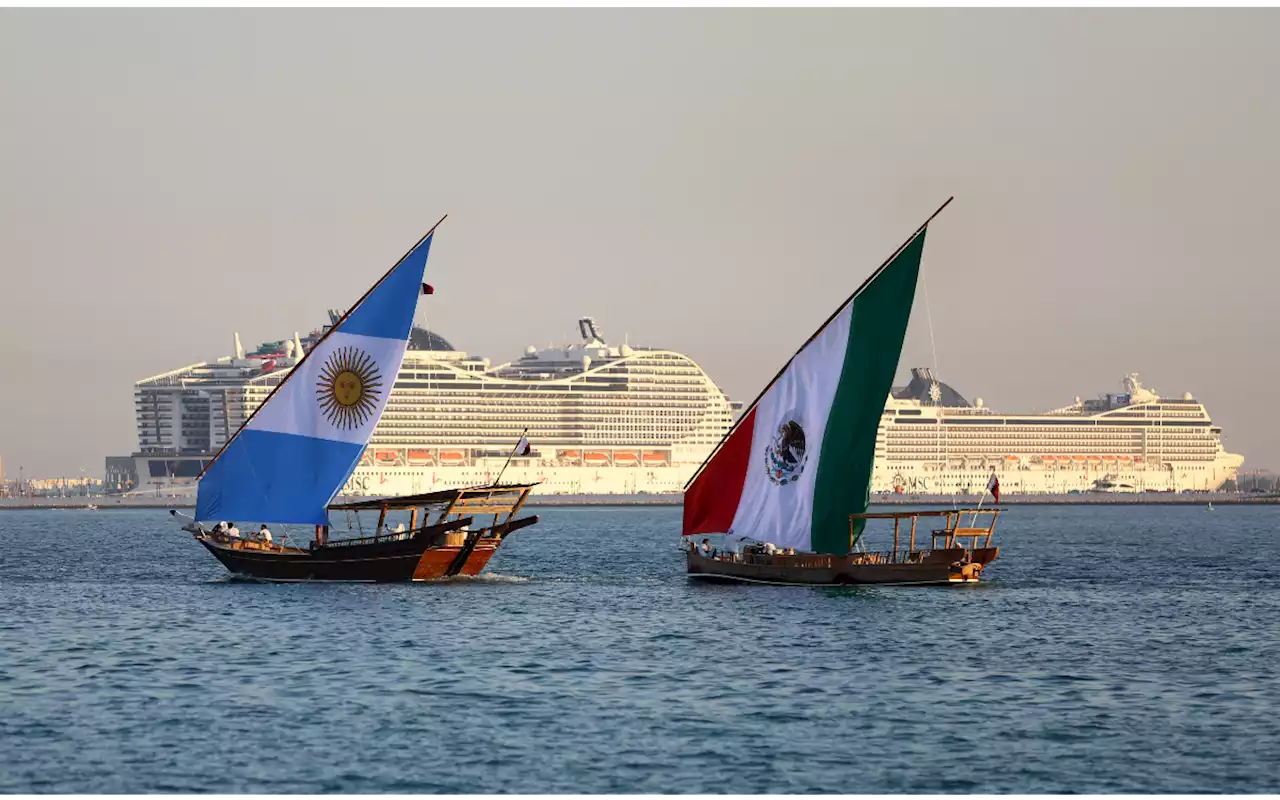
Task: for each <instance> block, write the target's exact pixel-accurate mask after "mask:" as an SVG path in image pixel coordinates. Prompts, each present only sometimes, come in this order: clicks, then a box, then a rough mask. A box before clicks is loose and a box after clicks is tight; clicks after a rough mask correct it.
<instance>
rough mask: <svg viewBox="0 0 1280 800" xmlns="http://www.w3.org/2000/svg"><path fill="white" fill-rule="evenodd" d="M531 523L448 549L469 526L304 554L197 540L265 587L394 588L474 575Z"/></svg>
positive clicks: (476, 534)
mask: <svg viewBox="0 0 1280 800" xmlns="http://www.w3.org/2000/svg"><path fill="white" fill-rule="evenodd" d="M537 521H538V518H537V517H536V516H535V517H526V518H524V519H520V520H514V521H512V522H510V523H507V524H505V525H503V526H502V528H501V529H500V530H499V531H498V532H497V535H494V534H495V532H494V530H493V529H492V528H484V529H481V530H478V531H473V532H470V533H469V534H467V535H466V536H462V535H461V534H455V537H453V538H457V539H461V540H462V541H461V542H455V543H446V541H445V539H446V537H445V535H444V534H445V533H447V532H448V531H449V530H452V529H456V528H460V527H462V526H463V525H464V524H465V523H466V522H467V521H466V520H458V521H456V522H454V523H450V524H446V525H441V526H435V527H432V528H427V529H423V530H420V531H417V532H416V533H415V534H413V535H412V536H410V537H394V536H392V537H386V538H384V539H382V540H379V541H369V540H363V541H361V542H360V543H356V544H347V543H343V542H341V541H338V542H333V543H330V544H328V545H322V546H319V547H315V546H313V547H312V548H311V549H308V550H302V549H299V548H280V547H276V548H271V549H267V548H263V547H261V546H258V545H254V544H253V543H235V544H228V543H226V542H225V541H219V540H216V539H215V538H213V537H211V536H197V537H196V538H197V540H198V541H199V542H200V543H201V544H202V545H204V546H205V548H206V549H207V550H208V551H209V552H210V553H212V554H213V555H214V557H215V558H217V559H218V561H220V562H222V565H223V566H225V567H226V568H227V569H228V570H230V571H231V573H232V574H233V575H235V576H236V577H241V578H250V579H254V580H266V581H354V582H362V583H395V582H402V581H411V580H414V581H424V580H434V579H437V578H446V577H451V576H453V575H478V574H479V573H480V571H481V570H483V569H484V568H485V565H487V564H488V563H489V559H490V558H492V557H493V554H494V553H495V552H497V550H498V547H499V546H501V544H502V540H503V539H505V538H506V536H507V535H508V534H510V533H511V532H513V531H515V530H518V529H520V528H523V527H527V526H529V525H532V524H534V523H535V522H537Z"/></svg>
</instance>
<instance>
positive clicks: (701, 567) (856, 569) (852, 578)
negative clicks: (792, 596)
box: [687, 547, 1000, 586]
mask: <svg viewBox="0 0 1280 800" xmlns="http://www.w3.org/2000/svg"><path fill="white" fill-rule="evenodd" d="M966 552H968V553H970V557H969V558H968V559H967V562H966V559H965V554H966ZM999 552H1000V548H998V547H984V548H978V549H975V550H971V551H966V550H964V549H963V548H954V549H951V550H929V551H919V552H917V553H911V554H909V557H908V559H904V560H902V561H899V562H897V563H890V562H889V560H888V559H887V558H882V559H879V561H878V563H877V561H876V560H875V558H874V557H870V558H869V557H867V556H860V555H856V554H855V555H851V556H827V555H815V554H811V553H809V554H799V555H791V556H788V555H772V556H769V555H749V556H740V557H738V558H736V559H732V560H731V559H727V558H708V557H705V556H701V555H698V554H696V553H694V552H692V551H690V552H688V553H687V558H688V572H689V576H690V577H694V578H702V579H709V580H719V581H735V582H741V583H773V584H783V585H793V586H794V585H801V586H856V585H865V584H898V585H915V586H931V585H953V584H966V583H978V582H979V580H980V579H981V576H982V569H983V567H985V566H986V565H987V564H990V563H991V562H992V561H994V560H995V558H996V556H997V555H998V554H999Z"/></svg>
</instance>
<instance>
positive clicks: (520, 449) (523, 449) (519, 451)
mask: <svg viewBox="0 0 1280 800" xmlns="http://www.w3.org/2000/svg"><path fill="white" fill-rule="evenodd" d="M516 455H518V456H527V455H529V437H527V436H521V437H520V443H519V444H517V445H516Z"/></svg>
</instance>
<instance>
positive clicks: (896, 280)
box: [684, 200, 951, 555]
mask: <svg viewBox="0 0 1280 800" xmlns="http://www.w3.org/2000/svg"><path fill="white" fill-rule="evenodd" d="M950 202H951V200H947V202H946V203H943V204H942V207H940V208H939V209H938V210H937V211H935V212H934V213H933V216H930V217H929V219H928V220H927V221H926V222H925V223H924V224H923V225H921V226H920V228H919V229H917V230H916V232H915V233H913V234H912V235H911V237H910V238H909V239H907V241H906V242H905V243H904V244H903V245H902V246H901V247H899V248H898V250H897V251H896V252H895V253H894V254H893V255H892V256H890V257H889V259H888V260H887V261H885V262H884V263H883V264H882V265H881V266H880V268H879V269H877V270H876V271H875V272H874V273H872V275H871V277H870V278H868V279H867V281H866V282H865V283H863V284H862V286H861V287H859V288H858V290H857V291H856V292H854V293H853V295H852V296H850V297H849V299H848V300H846V301H845V302H844V303H843V304H842V305H841V306H840V307H839V308H838V309H836V311H835V313H834V314H832V315H831V317H830V318H828V319H827V321H826V322H825V323H824V324H823V325H822V327H820V328H819V329H818V330H817V332H816V333H814V335H813V336H811V337H810V338H809V341H808V342H806V343H805V344H804V346H803V347H801V348H800V350H799V352H797V353H796V354H795V355H794V356H793V357H792V358H791V361H790V362H788V363H787V365H786V366H785V367H783V369H782V371H781V372H780V373H778V375H777V377H775V378H774V379H773V382H772V383H770V384H769V385H768V386H767V387H766V388H765V390H764V392H763V393H762V394H761V395H760V397H758V398H757V399H756V401H755V402H754V403H753V404H752V405H751V406H750V407H749V409H748V410H747V411H746V412H745V413H744V414H743V415H742V417H740V418H739V420H738V422H737V424H736V425H735V426H734V427H733V428H732V429H731V430H730V431H729V433H728V435H727V436H726V437H725V438H724V440H722V441H721V443H720V446H719V447H718V448H717V449H716V450H715V451H714V452H713V453H712V454H711V457H710V458H708V459H707V460H706V462H704V463H703V465H702V467H701V469H700V470H699V471H698V472H697V473H696V474H695V475H694V477H693V479H692V480H690V481H689V483H688V484H687V485H686V486H685V496H684V535H685V536H693V535H697V534H708V533H727V534H732V535H735V536H742V537H746V538H750V539H755V540H757V541H761V542H772V543H773V544H775V545H778V546H780V547H794V548H796V549H797V550H806V551H810V552H815V553H831V554H837V555H843V554H845V553H848V552H849V551H850V549H851V548H852V545H853V542H854V541H856V539H857V538H858V537H859V536H860V535H861V533H862V531H861V527H862V524H863V521H862V520H858V523H857V525H856V526H851V524H850V520H849V515H850V514H860V513H863V512H865V511H866V510H867V504H868V500H869V498H870V489H871V470H872V467H873V466H874V463H875V444H876V433H877V429H878V428H879V425H880V417H881V415H882V413H883V412H884V407H885V401H886V400H887V398H888V396H889V392H890V390H891V389H892V386H893V376H894V373H895V372H896V371H897V369H898V357H899V356H900V355H901V353H902V341H903V338H904V337H905V336H906V331H907V320H908V319H909V318H910V316H911V304H912V301H913V300H914V298H915V291H916V278H917V276H918V275H919V272H920V258H921V255H922V254H923V252H924V239H925V233H926V231H927V229H928V226H929V223H930V222H932V221H933V218H934V217H936V216H937V215H938V213H939V212H941V211H942V209H943V208H946V206H947V204H948V203H950Z"/></svg>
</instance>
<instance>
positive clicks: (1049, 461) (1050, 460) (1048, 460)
mask: <svg viewBox="0 0 1280 800" xmlns="http://www.w3.org/2000/svg"><path fill="white" fill-rule="evenodd" d="M1040 460H1041V461H1043V462H1044V465H1045V466H1046V467H1052V466H1053V465H1054V464H1056V463H1058V457H1057V456H1040Z"/></svg>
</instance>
